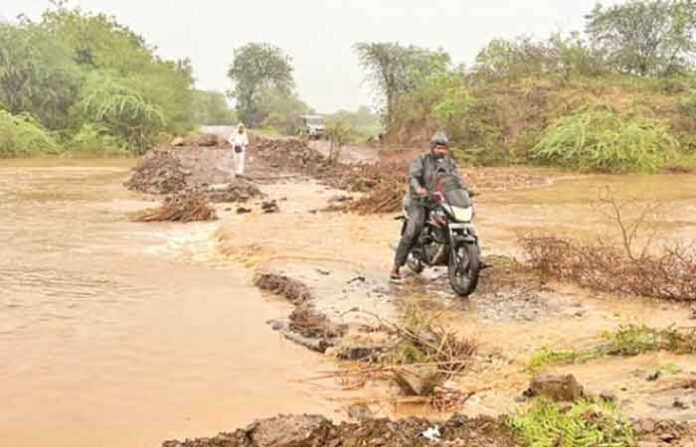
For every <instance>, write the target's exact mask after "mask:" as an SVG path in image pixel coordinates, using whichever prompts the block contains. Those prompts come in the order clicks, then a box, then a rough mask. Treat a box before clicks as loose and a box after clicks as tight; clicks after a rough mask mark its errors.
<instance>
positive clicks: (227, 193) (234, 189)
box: [207, 179, 263, 203]
mask: <svg viewBox="0 0 696 447" xmlns="http://www.w3.org/2000/svg"><path fill="white" fill-rule="evenodd" d="M207 194H208V199H209V200H210V201H211V202H213V203H245V202H248V201H249V200H251V199H253V198H256V197H263V193H262V192H261V190H260V189H259V188H258V187H257V186H256V185H254V184H253V183H251V182H250V181H248V180H240V179H237V180H234V181H232V182H230V183H226V184H222V185H212V186H210V187H209V188H208V192H207Z"/></svg>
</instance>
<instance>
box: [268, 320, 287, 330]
mask: <svg viewBox="0 0 696 447" xmlns="http://www.w3.org/2000/svg"><path fill="white" fill-rule="evenodd" d="M287 328H288V323H287V322H285V321H272V322H271V329H273V330H274V331H284V330H286V329H287Z"/></svg>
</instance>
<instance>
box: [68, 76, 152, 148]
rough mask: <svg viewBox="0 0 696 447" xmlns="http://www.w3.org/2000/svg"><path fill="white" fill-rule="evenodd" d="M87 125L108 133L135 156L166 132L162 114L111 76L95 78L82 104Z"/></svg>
mask: <svg viewBox="0 0 696 447" xmlns="http://www.w3.org/2000/svg"><path fill="white" fill-rule="evenodd" d="M80 108H81V112H82V113H83V115H84V117H85V120H86V121H87V122H91V123H96V124H97V125H98V126H100V127H101V128H103V129H106V130H108V132H109V134H110V135H113V136H114V137H115V138H117V139H118V140H119V141H120V142H122V143H124V144H125V145H127V146H128V147H129V148H130V149H131V150H133V151H134V152H136V153H144V152H145V151H146V150H147V149H148V148H149V147H150V146H151V145H152V144H153V143H154V142H155V139H156V138H157V135H158V134H159V133H160V132H161V131H163V130H165V119H164V115H163V113H162V110H161V109H160V108H159V107H158V106H156V105H154V104H150V103H148V102H147V101H145V99H144V98H143V97H142V96H140V95H139V94H138V93H136V92H134V91H133V90H131V89H129V88H127V87H124V86H123V85H121V84H119V83H118V82H116V81H114V80H113V79H111V78H110V77H109V76H104V75H94V76H92V78H91V79H90V80H89V81H88V82H87V84H86V86H85V92H84V96H83V98H82V100H81V102H80Z"/></svg>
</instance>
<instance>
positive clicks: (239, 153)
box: [229, 123, 249, 177]
mask: <svg viewBox="0 0 696 447" xmlns="http://www.w3.org/2000/svg"><path fill="white" fill-rule="evenodd" d="M229 141H230V144H232V147H233V148H234V167H235V175H236V176H237V177H243V176H244V159H245V158H246V150H247V146H249V136H248V135H247V132H246V128H245V127H244V124H242V123H240V124H239V126H237V131H236V132H233V133H232V135H231V136H230V139H229Z"/></svg>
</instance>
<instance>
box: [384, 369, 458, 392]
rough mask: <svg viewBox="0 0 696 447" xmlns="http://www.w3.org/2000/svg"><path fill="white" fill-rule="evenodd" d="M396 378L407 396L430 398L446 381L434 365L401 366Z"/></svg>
mask: <svg viewBox="0 0 696 447" xmlns="http://www.w3.org/2000/svg"><path fill="white" fill-rule="evenodd" d="M394 378H395V380H396V383H397V384H398V385H399V386H400V387H401V390H402V391H403V392H404V393H405V394H406V395H407V396H428V395H430V394H432V392H433V390H434V389H435V387H437V386H441V385H442V384H443V383H444V382H445V380H446V377H445V376H444V375H443V374H442V373H441V372H440V370H439V369H438V367H437V365H436V364H434V363H431V364H426V365H402V366H399V367H398V368H396V371H394Z"/></svg>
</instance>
